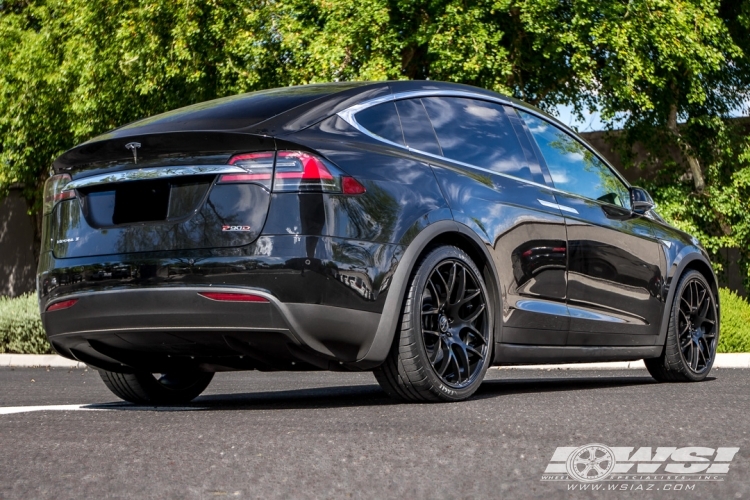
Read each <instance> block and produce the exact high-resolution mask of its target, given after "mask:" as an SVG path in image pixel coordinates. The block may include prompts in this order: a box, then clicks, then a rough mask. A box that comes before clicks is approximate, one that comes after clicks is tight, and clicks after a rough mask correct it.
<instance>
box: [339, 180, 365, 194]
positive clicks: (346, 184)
mask: <svg viewBox="0 0 750 500" xmlns="http://www.w3.org/2000/svg"><path fill="white" fill-rule="evenodd" d="M341 192H342V193H344V194H362V193H364V192H365V187H364V186H363V185H362V184H360V183H359V181H358V180H357V179H355V178H354V177H348V176H345V177H342V178H341Z"/></svg>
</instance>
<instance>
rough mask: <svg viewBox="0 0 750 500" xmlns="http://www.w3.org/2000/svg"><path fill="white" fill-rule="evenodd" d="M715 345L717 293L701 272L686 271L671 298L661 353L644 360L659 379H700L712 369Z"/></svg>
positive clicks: (698, 380) (682, 380) (695, 380)
mask: <svg viewBox="0 0 750 500" xmlns="http://www.w3.org/2000/svg"><path fill="white" fill-rule="evenodd" d="M718 345H719V315H718V311H717V309H716V296H715V295H714V292H713V290H712V289H711V286H710V285H709V283H708V281H706V278H705V277H704V276H703V275H702V274H701V273H699V272H698V271H693V270H691V271H688V272H687V273H685V274H684V275H683V276H682V278H681V279H680V281H679V283H678V284H677V290H676V291H675V294H674V299H673V300H672V304H671V308H670V311H669V327H668V329H667V338H666V341H665V344H664V350H663V351H662V355H661V356H660V357H658V358H652V359H644V360H643V361H644V363H645V364H646V368H647V369H648V372H649V373H650V374H651V376H652V377H654V378H655V379H656V380H658V381H659V382H700V381H701V380H704V379H705V378H706V377H707V376H708V372H710V371H711V367H712V366H713V363H714V360H715V359H716V346H718Z"/></svg>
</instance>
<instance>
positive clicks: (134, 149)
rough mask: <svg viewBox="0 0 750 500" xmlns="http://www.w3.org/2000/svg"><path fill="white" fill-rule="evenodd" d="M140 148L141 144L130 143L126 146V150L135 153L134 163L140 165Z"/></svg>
mask: <svg viewBox="0 0 750 500" xmlns="http://www.w3.org/2000/svg"><path fill="white" fill-rule="evenodd" d="M140 147H141V143H140V142H129V143H127V144H125V149H128V150H130V151H132V153H133V163H138V148H140Z"/></svg>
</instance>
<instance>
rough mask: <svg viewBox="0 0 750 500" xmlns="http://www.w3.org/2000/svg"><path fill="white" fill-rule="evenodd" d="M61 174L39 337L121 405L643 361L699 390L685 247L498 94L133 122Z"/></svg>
mask: <svg viewBox="0 0 750 500" xmlns="http://www.w3.org/2000/svg"><path fill="white" fill-rule="evenodd" d="M53 170H54V175H53V176H52V177H50V179H49V180H48V181H47V183H46V185H45V195H44V196H45V198H44V202H45V204H44V214H45V215H44V229H43V234H44V236H43V238H44V241H43V250H42V254H41V258H40V264H39V272H38V277H37V286H38V292H39V303H40V308H41V311H42V317H43V321H44V326H45V328H46V331H47V335H48V337H49V340H50V342H51V343H52V345H53V346H54V348H55V349H56V350H57V351H58V352H59V353H60V354H62V355H63V356H66V357H68V358H71V359H77V360H80V361H82V362H84V363H86V364H88V365H89V366H91V367H94V368H95V369H97V370H99V372H100V373H101V376H102V378H103V380H104V382H105V383H106V384H107V386H108V387H109V388H110V389H111V390H112V391H113V392H114V393H115V394H116V395H117V396H119V397H121V398H123V399H125V400H128V401H132V402H138V403H155V404H156V403H178V402H183V401H188V400H191V399H193V398H195V397H196V396H198V394H200V393H201V391H203V390H204V389H205V388H206V386H207V385H208V383H209V382H210V381H211V378H212V377H213V374H214V373H215V372H217V371H227V370H349V371H361V370H371V371H374V373H375V377H376V378H377V380H378V382H379V383H380V385H381V386H382V387H383V389H384V390H385V391H386V392H387V393H388V394H389V395H391V396H393V397H396V398H400V399H405V400H414V401H441V400H442V401H456V400H461V399H464V398H467V397H469V396H470V395H471V394H472V393H474V391H476V390H477V387H478V386H479V385H480V384H481V382H482V379H483V377H484V375H485V373H486V371H487V369H488V368H489V367H490V366H491V365H508V364H524V363H527V364H528V363H552V362H556V363H557V362H586V361H614V360H636V359H645V363H646V366H647V367H648V370H649V371H650V372H651V374H652V375H653V376H654V377H655V378H656V379H657V380H660V381H698V380H702V379H704V378H705V377H706V375H707V374H708V372H709V370H710V369H711V366H712V363H713V360H714V357H715V353H716V345H717V341H718V335H719V304H718V300H717V282H716V277H715V276H714V274H713V272H712V270H711V265H710V262H709V259H708V257H707V254H706V252H705V250H704V249H703V248H702V247H701V246H700V244H699V243H698V241H697V240H696V239H695V238H693V237H691V236H689V235H687V234H685V233H683V232H681V231H678V230H677V229H675V228H673V227H670V226H669V225H667V224H666V223H665V222H664V221H663V220H662V219H661V218H660V217H659V215H657V213H656V212H655V211H654V203H653V201H652V200H651V198H650V197H649V195H648V194H647V193H646V192H645V191H644V190H643V189H640V188H637V187H631V186H630V185H629V184H628V183H627V182H626V181H625V179H623V177H622V176H621V175H620V174H618V173H617V172H616V171H615V170H614V169H613V168H612V167H611V166H609V165H608V164H607V162H606V161H605V160H604V159H602V158H601V157H600V156H599V155H598V154H597V152H596V151H595V150H594V149H592V148H591V146H589V145H588V144H586V143H585V142H584V141H582V140H581V139H580V138H579V137H578V136H577V135H576V134H575V133H574V132H572V131H571V130H570V129H568V128H567V127H565V126H564V125H562V124H560V123H559V122H558V121H556V120H555V119H553V118H551V117H549V116H547V115H546V114H544V113H542V112H540V111H539V110H537V109H535V108H533V107H530V106H528V105H526V104H524V103H522V102H519V101H517V100H514V99H511V98H509V97H505V96H502V95H499V94H496V93H494V92H489V91H486V90H482V89H478V88H474V87H469V86H464V85H456V84H449V83H440V82H429V81H428V82H425V81H421V82H420V81H399V82H376V83H372V82H370V83H332V84H322V85H307V86H300V87H288V88H281V89H273V90H267V91H261V92H253V93H250V94H244V95H239V96H235V97H228V98H224V99H218V100H215V101H211V102H206V103H202V104H197V105H194V106H190V107H187V108H183V109H178V110H176V111H172V112H169V113H165V114H162V115H158V116H154V117H152V118H147V119H144V120H141V121H137V122H134V123H131V124H129V125H125V126H124V127H121V128H118V129H116V130H113V131H111V132H109V133H107V134H104V135H101V136H99V137H96V138H94V139H92V140H90V141H89V142H86V143H84V144H81V145H80V146H78V147H76V148H74V149H72V150H70V151H68V152H67V153H65V154H63V155H62V156H61V157H59V158H58V159H57V160H56V161H55V162H54V164H53Z"/></svg>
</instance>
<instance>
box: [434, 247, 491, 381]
mask: <svg viewBox="0 0 750 500" xmlns="http://www.w3.org/2000/svg"><path fill="white" fill-rule="evenodd" d="M487 325H488V322H487V301H486V298H485V297H484V295H483V293H482V289H481V288H480V287H479V285H478V283H477V280H476V278H475V277H474V276H473V273H472V270H471V269H469V268H468V267H467V266H466V265H465V264H464V263H463V262H462V261H460V260H455V259H449V260H444V261H443V262H441V263H440V264H439V265H438V266H437V267H436V268H435V269H434V270H433V271H432V274H431V275H430V277H429V278H428V279H427V286H426V287H425V289H424V291H423V293H422V340H423V341H424V345H425V349H426V350H427V358H428V359H429V361H430V364H431V365H432V367H433V368H434V370H435V373H437V376H438V377H440V380H442V381H443V383H445V384H446V385H448V386H450V387H453V388H462V387H466V386H468V385H470V384H471V383H472V382H473V381H474V380H475V379H476V377H477V375H478V374H479V373H480V372H481V371H482V367H483V366H484V364H485V360H486V358H487V353H488V351H489V346H488V345H487V331H486V330H487Z"/></svg>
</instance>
